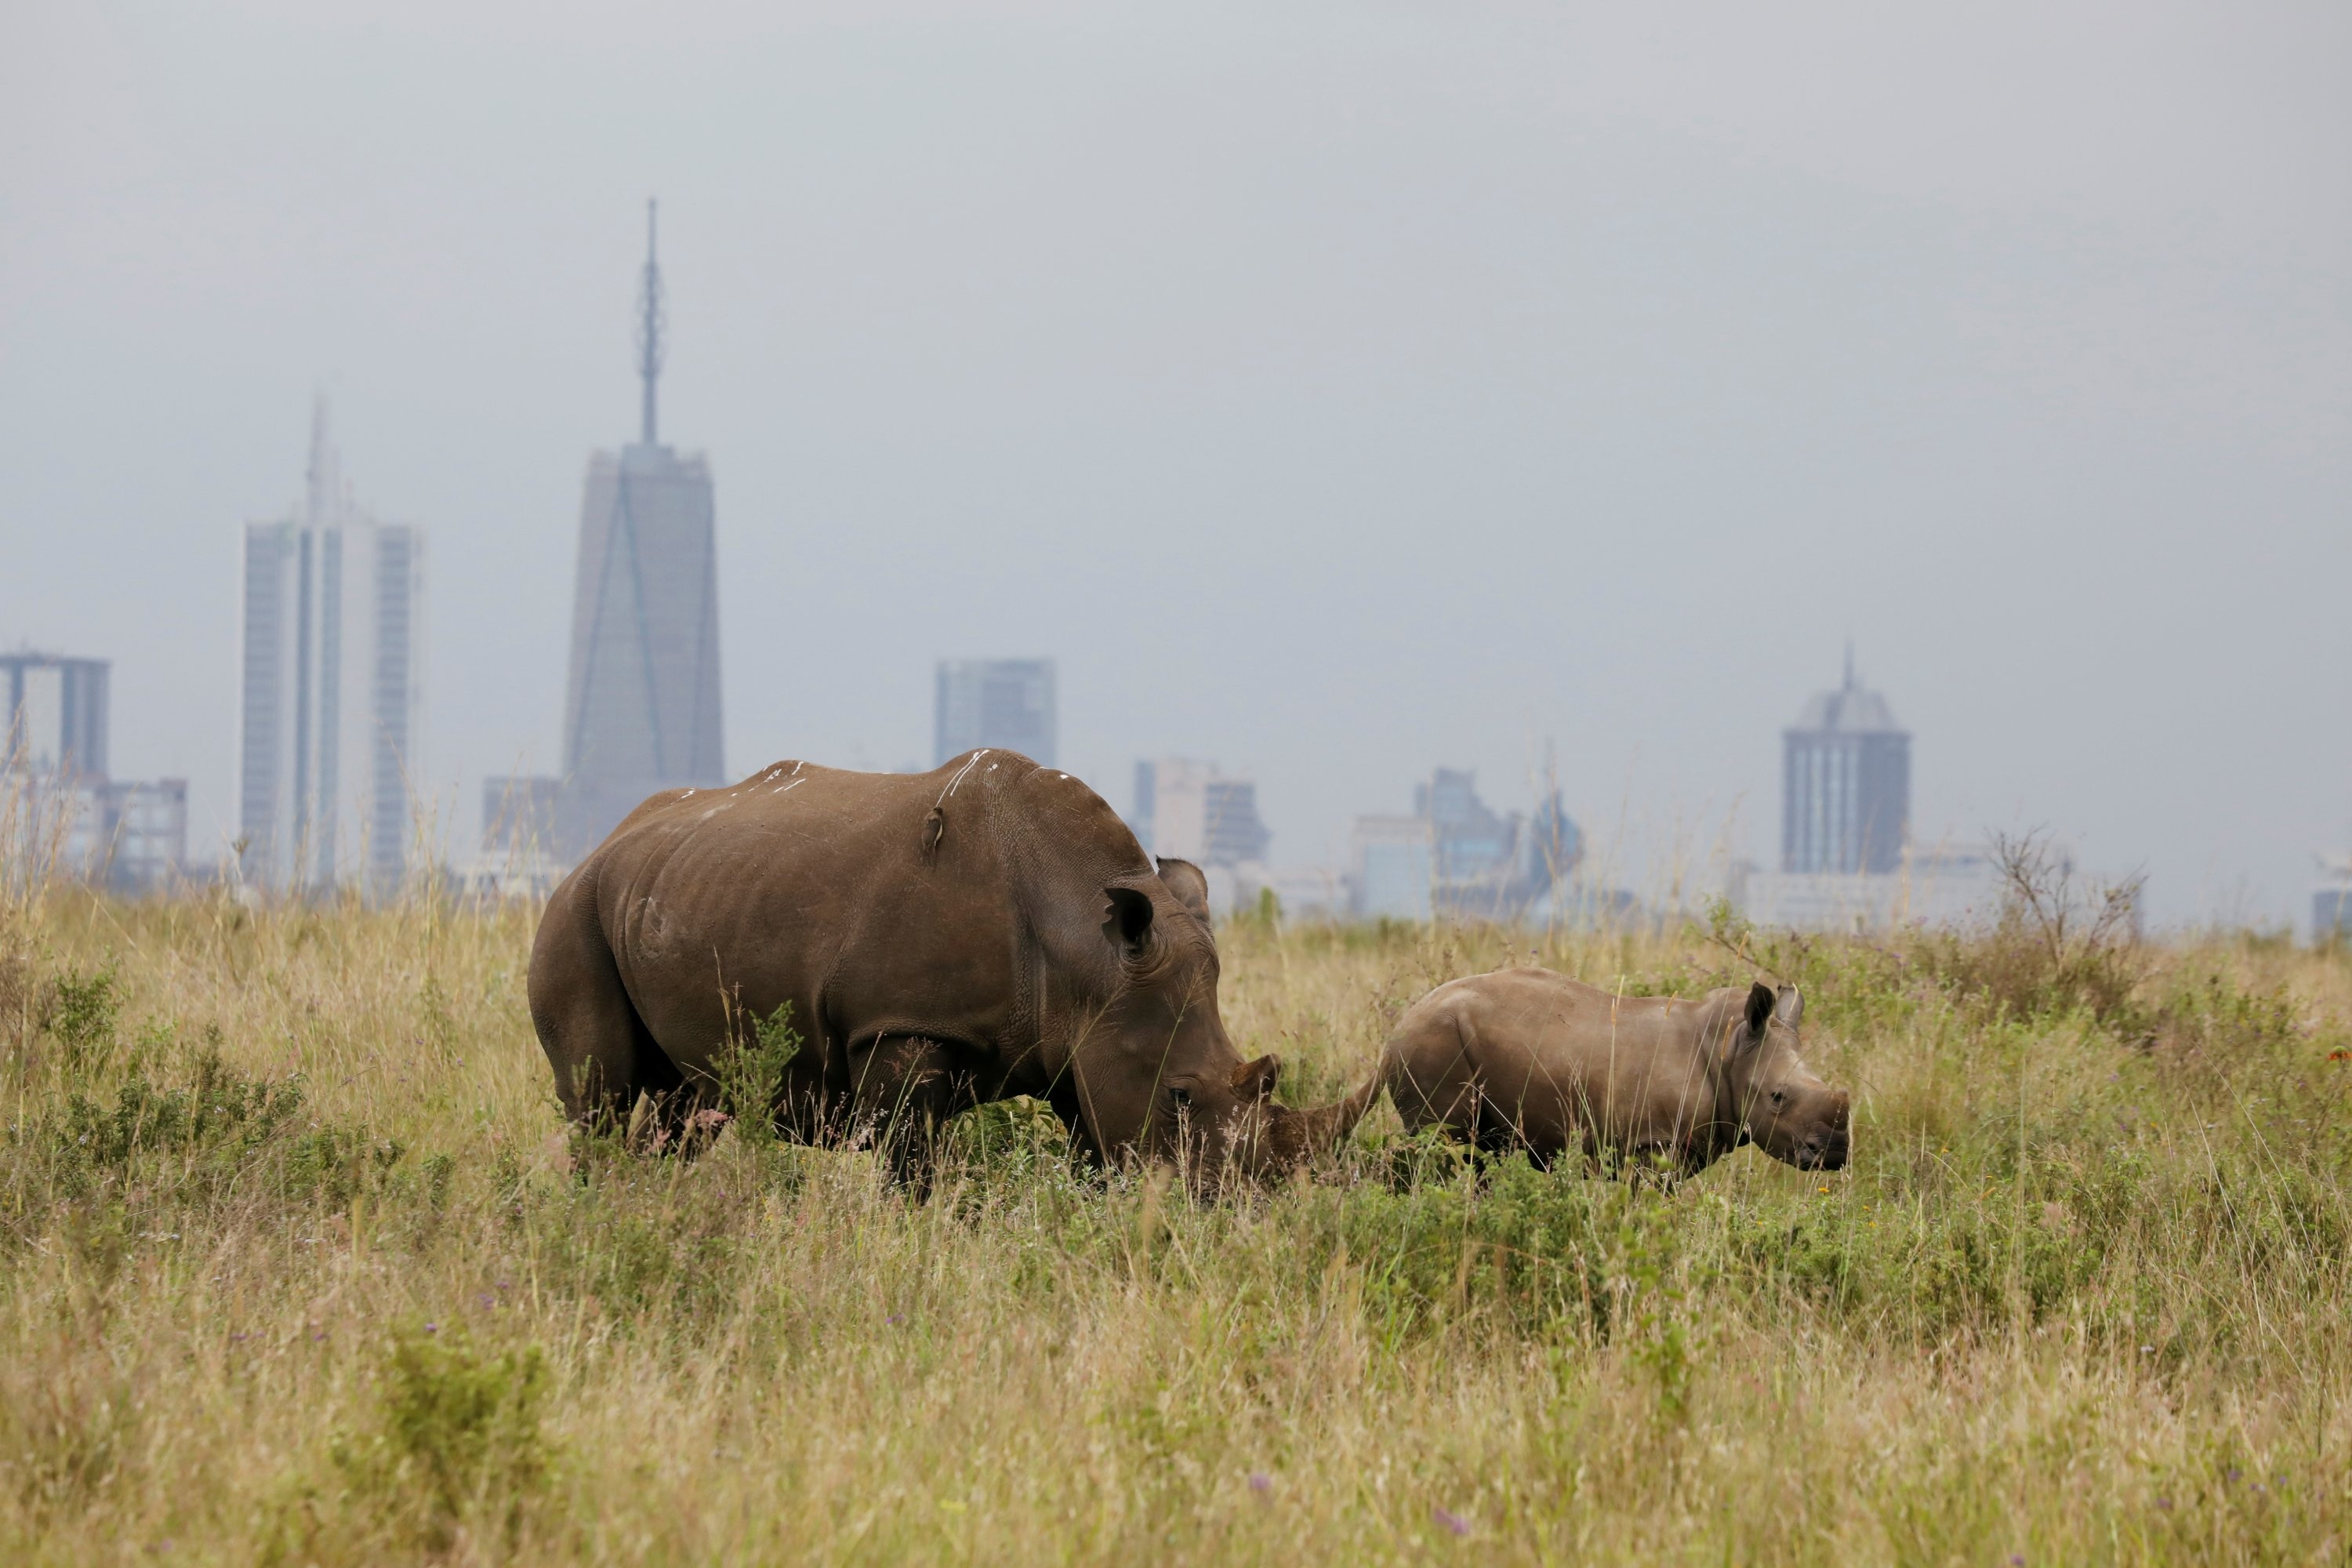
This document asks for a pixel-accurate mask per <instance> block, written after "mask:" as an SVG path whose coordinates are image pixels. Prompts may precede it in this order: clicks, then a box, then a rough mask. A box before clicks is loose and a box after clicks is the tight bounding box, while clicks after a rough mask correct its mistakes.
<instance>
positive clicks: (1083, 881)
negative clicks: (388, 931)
mask: <svg viewBox="0 0 2352 1568" xmlns="http://www.w3.org/2000/svg"><path fill="white" fill-rule="evenodd" d="M1205 896H1206V888H1205V885H1204V884H1203V883H1202V878H1201V874H1200V872H1199V871H1198V870H1197V869H1195V868H1192V867H1191V866H1189V865H1186V864H1184V863H1183V862H1181V861H1174V860H1169V861H1162V862H1160V864H1159V865H1157V866H1155V865H1154V864H1153V862H1152V861H1151V859H1150V857H1149V856H1147V855H1145V853H1144V852H1143V850H1142V848H1141V847H1140V846H1139V845H1138V843H1137V842H1136V839H1135V836H1134V835H1133V834H1132V833H1130V832H1129V830H1128V828H1127V826H1125V825H1124V824H1123V823H1121V822H1120V821H1119V819H1118V816H1116V815H1115V814H1114V813H1113V812H1112V811H1111V809H1110V808H1109V807H1108V805H1105V804H1104V803H1103V801H1102V800H1101V798H1100V797H1099V796H1097V795H1096V794H1095V793H1094V792H1093V791H1092V790H1090V789H1088V788H1087V786H1086V785H1085V784H1081V783H1079V782H1078V781H1077V780H1076V779H1075V778H1072V777H1071V776H1070V775H1069V774H1067V773H1060V772H1057V771H1055V770H1054V769H1052V768H1044V767H1039V766H1038V765H1037V764H1036V763H1033V762H1031V761H1030V760H1029V759H1028V758H1026V757H1024V756H1020V755H1018V754H1016V753H1014V752H1003V751H979V752H969V753H967V754H965V755H964V756H961V757H959V758H957V759H956V760H955V761H953V762H951V763H948V764H947V765H945V766H944V767H941V768H940V769H938V770H937V771H935V772H933V773H924V774H893V773H848V772H844V771H841V770H837V769H833V768H823V767H816V766H813V765H811V764H808V763H795V762H785V763H776V764H774V765H773V766H772V767H768V768H765V769H762V770H761V772H759V773H755V774H753V775H752V776H751V777H750V778H748V779H745V780H744V781H743V782H741V783H740V784H735V785H732V786H731V787H729V788H725V789H716V790H673V791H670V792H668V793H666V794H663V795H656V796H654V797H652V798H651V799H649V800H647V801H646V803H645V804H644V805H640V806H639V807H638V808H637V809H636V810H635V812H634V813H632V814H631V815H630V816H629V817H628V818H627V820H625V821H624V822H623V823H622V824H621V825H620V826H618V827H616V828H614V831H613V834H612V837H609V838H607V839H606V840H605V841H604V844H603V845H602V846H600V847H598V848H597V849H596V850H595V851H594V852H593V854H591V855H590V856H589V857H588V858H587V859H586V860H584V861H583V862H582V863H581V865H580V866H579V868H577V869H575V870H574V871H573V872H572V875H571V876H570V877H569V878H567V879H565V880H564V882H563V884H562V887H560V888H558V889H556V892H555V895H554V898H553V899H552V900H551V901H550V903H549V906H548V909H547V911H546V913H545V915H544V916H543V917H542V919H541V922H540V928H539V936H538V940H537V942H536V943H535V944H534V945H533V948H532V951H531V962H530V1012H531V1022H532V1024H533V1026H535V1027H536V1028H537V1030H538V1033H539V1039H540V1044H541V1046H542V1047H545V1049H546V1051H547V1058H548V1062H549V1064H550V1065H551V1067H552V1068H554V1072H555V1083H556V1089H557V1092H558V1094H559V1095H560V1096H561V1097H562V1101H563V1106H564V1110H565V1111H566V1112H567V1113H568V1114H569V1115H570V1116H571V1118H572V1121H574V1122H575V1123H579V1124H583V1125H596V1124H602V1125H607V1126H616V1125H621V1124H625V1122H626V1121H628V1119H629V1118H630V1117H631V1115H632V1111H633V1110H634V1109H635V1107H636V1104H637V1099H638V1096H639V1095H640V1094H645V1095H648V1096H651V1097H652V1100H651V1106H652V1115H651V1118H650V1121H649V1122H646V1121H641V1122H640V1125H639V1129H638V1134H639V1137H640V1139H641V1141H642V1142H646V1143H649V1144H652V1145H654V1146H656V1147H658V1146H664V1145H666V1144H668V1143H670V1142H672V1141H674V1140H679V1139H681V1138H682V1137H683V1135H684V1134H685V1133H686V1132H687V1131H688V1129H689V1127H690V1126H691V1125H692V1123H693V1119H694V1113H695V1112H696V1111H697V1110H698V1109H700V1108H702V1107H704V1106H707V1105H708V1103H709V1096H708V1091H709V1089H710V1088H711V1087H712V1072H711V1069H712V1065H713V1062H714V1059H715V1058H718V1057H719V1053H721V1052H722V1051H723V1050H724V1049H725V1048H726V1047H728V1046H729V1044H730V1041H731V1040H738V1039H740V1038H742V1037H744V1036H745V1034H746V1033H747V1026H746V1020H748V1019H751V1018H768V1017H772V1016H773V1015H774V1014H775V1012H776V1010H777V1009H778V1008H779V1007H781V1006H783V1005H786V1004H790V1005H791V1008H792V1013H791V1018H792V1021H793V1025H794V1026H795V1027H796V1028H798V1030H799V1031H800V1033H801V1034H802V1036H803V1040H804V1043H803V1046H802V1047H801V1050H800V1052H799V1054H798V1055H797V1057H795V1058H794V1059H793V1061H792V1062H791V1064H790V1065H789V1067H788V1068H787V1069H786V1071H785V1076H784V1082H783V1086H782V1094H781V1096H780V1097H779V1100H778V1103H777V1104H776V1106H775V1119H776V1122H777V1126H778V1128H779V1130H780V1131H782V1132H783V1133H784V1134H785V1135H786V1136H788V1137H793V1138H796V1139H800V1140H804V1141H811V1142H820V1141H830V1140H835V1139H841V1138H845V1137H846V1138H856V1137H864V1136H872V1135H879V1136H881V1137H882V1138H883V1140H884V1142H886V1143H887V1145H888V1146H889V1147H890V1148H892V1150H893V1151H894V1153H895V1154H896V1155H897V1156H898V1159H899V1160H900V1163H901V1167H902V1170H905V1169H908V1166H909V1164H910V1163H919V1153H910V1152H909V1151H914V1150H917V1149H919V1144H920V1142H922V1140H920V1139H919V1137H916V1136H913V1135H911V1134H913V1133H916V1132H919V1131H920V1130H921V1129H923V1128H926V1127H929V1126H932V1125H935V1124H936V1123H937V1122H938V1121H940V1120H942V1119H944V1118H945V1117H947V1116H949V1115H951V1114H953V1113H954V1112H955V1111H957V1110H961V1109H963V1108H965V1107H967V1106H971V1105H975V1104H978V1103H980V1102H982V1101H985V1100H1001V1099H1005V1098H1008V1097H1011V1096H1013V1095H1023V1094H1027V1095H1034V1096H1037V1097H1038V1098H1040V1099H1042V1100H1045V1101H1047V1102H1048V1103H1050V1104H1051V1105H1052V1106H1053V1108H1054V1110H1055V1111H1056V1112H1057V1113H1058V1114H1059V1115H1060V1117H1061V1118H1062V1120H1063V1121H1064V1122H1065V1123H1066V1125H1067V1126H1068V1127H1069V1128H1070V1129H1071V1130H1072V1131H1073V1134H1074V1135H1075V1137H1076V1140H1077V1141H1078V1142H1079V1143H1080V1144H1081V1145H1082V1146H1083V1147H1084V1148H1085V1149H1086V1150H1087V1151H1088V1152H1091V1153H1093V1154H1094V1155H1096V1156H1097V1157H1099V1158H1102V1159H1106V1160H1118V1159H1120V1158H1122V1157H1125V1156H1128V1155H1130V1154H1140V1155H1144V1156H1147V1157H1151V1158H1158V1159H1171V1158H1176V1157H1178V1156H1180V1155H1181V1156H1182V1157H1183V1163H1184V1164H1185V1165H1186V1167H1187V1169H1188V1170H1190V1171H1191V1172H1192V1174H1193V1176H1194V1178H1195V1179H1196V1180H1198V1181H1201V1182H1203V1183H1207V1184H1214V1183H1215V1182H1216V1181H1217V1180H1219V1179H1220V1178H1222V1177H1223V1176H1225V1175H1228V1174H1233V1173H1250V1174H1267V1173H1274V1172H1276V1171H1277V1170H1279V1169H1281V1168H1284V1167H1286V1166H1288V1165H1291V1164H1295V1163H1298V1162H1300V1161H1302V1160H1304V1159H1305V1158H1307V1156H1308V1155H1309V1154H1310V1153H1311V1152H1314V1150H1316V1149H1317V1148H1320V1147H1325V1146H1328V1144H1329V1143H1330V1142H1332V1141H1333V1140H1334V1139H1335V1138H1337V1137H1339V1136H1342V1135H1344V1132H1345V1128H1344V1127H1342V1126H1341V1125H1340V1121H1341V1120H1342V1116H1343V1112H1344V1111H1345V1110H1346V1109H1348V1108H1347V1107H1342V1106H1333V1107H1326V1108H1324V1109H1323V1110H1320V1111H1294V1110H1286V1109H1284V1108H1283V1107H1280V1106H1276V1104H1274V1102H1273V1100H1272V1095H1273V1092H1274V1088H1275V1080H1276V1072H1277V1069H1278V1066H1279V1064H1278V1063H1277V1062H1276V1058H1273V1057H1270V1056H1268V1057H1261V1058H1258V1059H1257V1060H1255V1061H1249V1062H1244V1060H1243V1059H1242V1058H1241V1056H1240V1055H1239V1053H1237V1052H1236V1051H1235V1050H1234V1047H1233V1045H1232V1043H1231V1041H1229V1040H1228V1039H1227V1038H1226V1036H1225V1030H1224V1026H1223V1023H1222V1022H1221V1021H1220V1020H1219V1018H1218V1015H1217V952H1216V946H1215V942H1214V941H1213V936H1212V933H1211V931H1210V927H1209V924H1208V908H1207V904H1206V897H1205ZM1354 1109H1355V1110H1358V1111H1360V1109H1361V1107H1360V1105H1355V1106H1354ZM640 1114H641V1115H642V1113H640ZM1349 1121H1350V1122H1351V1121H1352V1118H1349Z"/></svg>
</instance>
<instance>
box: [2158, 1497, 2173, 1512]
mask: <svg viewBox="0 0 2352 1568" xmlns="http://www.w3.org/2000/svg"><path fill="white" fill-rule="evenodd" d="M2156 1506H2157V1507H2158V1508H2160V1509H2162V1510H2165V1511H2166V1512H2168V1513H2169V1512H2171V1511H2172V1500H2171V1499H2170V1498H2168V1497H2160V1498H2158V1499H2157V1500H2156Z"/></svg>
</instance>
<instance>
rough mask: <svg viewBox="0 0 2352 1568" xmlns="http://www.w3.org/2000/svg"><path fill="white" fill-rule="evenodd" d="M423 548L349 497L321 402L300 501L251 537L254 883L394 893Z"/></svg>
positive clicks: (248, 810)
mask: <svg viewBox="0 0 2352 1568" xmlns="http://www.w3.org/2000/svg"><path fill="white" fill-rule="evenodd" d="M424 595H425V536H424V534H423V532H422V531H419V530H417V529H415V528H413V527H409V526H407V525H404V524H397V523H386V522H380V521H376V520H375V519H374V518H373V517H371V516H369V515H368V514H367V513H366V512H365V511H363V510H361V509H360V508H359V507H358V506H357V505H355V504H354V503H353V502H352V499H351V496H350V494H349V492H348V491H347V489H345V487H344V484H343V479H342V474H341V464H340V460H339V458H338V456H337V454H336V451H335V447H334V443H333V442H332V441H331V439H330V437H329V436H328V432H327V407H326V403H325V400H324V399H321V400H320V402H319V405H318V406H317V408H316V410H315V412H314V415H313V417H312V423H311V431H310V475H309V484H308V486H307V488H306V491H305V494H304V497H303V500H302V503H301V505H299V507H298V508H296V510H295V511H294V513H293V514H292V515H291V516H289V517H286V518H283V519H280V520H279V521H275V522H257V523H252V524H248V525H247V528H246V531H245V584H244V607H243V620H244V625H245V655H244V689H243V694H242V698H243V700H242V719H243V727H242V734H241V737H240V740H239V744H238V778H237V824H238V831H239V833H240V835H241V837H242V840H243V845H244V848H243V854H242V858H241V861H240V866H241V872H242V875H243V877H244V879H245V881H246V883H247V885H248V886H252V887H258V888H266V889H273V890H278V891H289V890H297V889H323V888H331V887H335V886H339V885H343V884H347V883H353V882H358V883H362V884H363V885H364V886H366V887H368V888H370V889H374V890H377V891H385V890H390V889H394V888H396V887H397V886H398V885H399V883H400V882H401V879H403V877H404V875H405V874H406V871H407V869H408V865H409V860H410V856H411V849H412V840H413V839H414V838H415V835H416V823H415V812H414V810H413V808H412V804H411V803H412V800H413V795H414V787H415V778H416V775H417V766H418V747H419V743H420V742H421V741H422V739H423V736H422V733H421V710H422V706H423V670H424V661H423V648H422V646H421V642H422V634H423V629H424V628H423V610H424Z"/></svg>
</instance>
